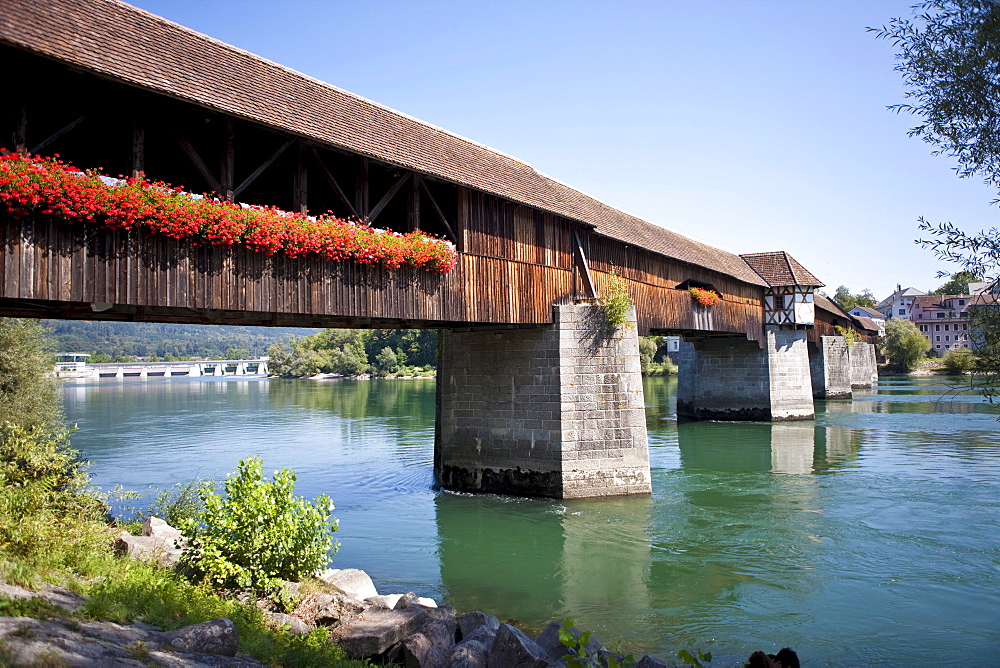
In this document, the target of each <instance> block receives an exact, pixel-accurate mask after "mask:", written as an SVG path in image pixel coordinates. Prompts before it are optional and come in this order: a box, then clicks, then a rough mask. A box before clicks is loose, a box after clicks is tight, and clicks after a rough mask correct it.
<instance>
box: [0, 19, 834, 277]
mask: <svg viewBox="0 0 1000 668" xmlns="http://www.w3.org/2000/svg"><path fill="white" fill-rule="evenodd" d="M0 43H3V44H7V45H9V46H12V47H14V48H17V49H21V50H25V51H28V52H32V53H35V54H38V55H40V56H43V57H46V58H50V59H54V60H57V61H60V62H64V63H68V64H70V65H71V66H74V67H78V68H82V69H84V70H86V71H90V72H92V73H94V74H95V75H97V76H101V77H104V78H108V79H112V80H116V81H120V82H124V83H126V84H128V85H132V86H136V87H139V88H142V89H146V90H149V91H153V92H156V93H160V94H164V95H168V96H171V97H174V98H177V99H181V100H184V101H187V102H190V103H193V104H196V105H200V106H203V107H206V108H210V109H213V110H217V111H219V112H222V113H225V114H231V115H234V116H237V117H240V118H244V119H247V120H250V121H253V122H257V123H261V124H263V125H265V126H269V127H272V128H275V129H278V130H282V131H286V132H289V133H292V134H295V135H298V136H300V137H303V138H306V139H310V140H313V141H317V142H320V143H324V144H327V145H330V146H333V147H336V148H339V149H342V150H347V151H350V152H353V153H358V154H361V155H365V156H368V157H370V158H374V159H377V160H380V161H383V162H386V163H390V164H394V165H398V166H400V167H404V168H407V169H411V170H414V171H417V172H421V173H423V174H426V175H429V176H433V177H437V178H440V179H444V180H447V181H451V182H454V183H458V184H461V185H464V186H467V187H471V188H475V189H478V190H481V191H484V192H487V193H490V194H493V195H497V196H500V197H503V198H506V199H509V200H511V201H514V202H517V203H522V204H526V205H529V206H533V207H537V208H539V209H542V210H545V211H549V212H551V213H554V214H557V215H560V216H564V217H566V218H569V219H572V220H576V221H580V222H582V223H585V224H588V225H591V226H593V227H594V229H595V232H597V233H599V234H602V235H604V236H607V237H610V238H612V239H616V240H618V241H622V242H625V243H628V244H632V245H635V246H639V247H642V248H646V249H649V250H651V251H654V252H656V253H660V254H662V255H665V256H668V257H672V258H675V259H677V260H681V261H683V262H688V263H691V264H695V265H700V266H703V267H706V268H709V269H712V270H715V271H718V272H721V273H723V274H728V275H730V276H733V277H734V278H737V279H739V280H742V281H744V282H747V283H751V284H755V285H764V284H765V282H764V281H763V280H761V277H760V276H759V275H758V273H757V272H755V271H754V270H753V269H751V267H750V266H748V264H747V263H746V262H744V260H743V259H741V257H740V256H739V255H735V254H732V253H728V252H726V251H723V250H719V249H717V248H713V247H711V246H708V245H706V244H702V243H699V242H697V241H693V240H691V239H689V238H687V237H685V236H682V235H680V234H677V233H675V232H671V231H669V230H667V229H664V228H662V227H659V226H657V225H654V224H652V223H649V222H647V221H644V220H642V219H640V218H637V217H635V216H632V215H629V214H627V213H625V212H623V211H619V210H618V209H615V208H613V207H611V206H608V205H607V204H604V203H602V202H600V201H598V200H596V199H594V198H592V197H590V196H588V195H585V194H584V193H581V192H579V191H577V190H574V189H573V188H570V187H569V186H566V185H565V184H562V183H560V182H558V181H555V180H554V179H551V178H549V177H547V176H545V175H544V174H541V173H539V172H537V171H536V170H534V169H533V168H532V167H530V166H529V165H527V164H525V163H523V162H520V161H518V160H515V159H514V158H511V157H509V156H506V155H504V154H502V153H499V152H497V151H494V150H492V149H490V148H488V147H486V146H483V145H482V144H478V143H476V142H473V141H470V140H468V139H465V138H463V137H460V136H458V135H455V134H452V133H450V132H446V131H444V130H442V129H440V128H437V127H435V126H433V125H430V124H428V123H424V122H422V121H419V120H416V119H414V118H412V117H410V116H407V115H405V114H401V113H399V112H396V111H393V110H392V109H389V108H387V107H384V106H382V105H379V104H376V103H375V102H372V101H370V100H366V99H364V98H362V97H359V96H356V95H353V94H351V93H348V92H346V91H344V90H341V89H339V88H336V87H334V86H331V85H329V84H326V83H323V82H322V81H318V80H316V79H313V78H311V77H308V76H306V75H304V74H301V73H299V72H296V71H294V70H291V69H288V68H286V67H283V66H281V65H278V64H276V63H273V62H271V61H268V60H266V59H264V58H261V57H259V56H256V55H254V54H251V53H248V52H246V51H243V50H241V49H237V48H236V47H233V46H231V45H228V44H225V43H223V42H220V41H218V40H216V39H213V38H211V37H208V36H206V35H203V34H201V33H198V32H195V31H193V30H191V29H189V28H185V27H183V26H180V25H178V24H176V23H173V22H171V21H168V20H166V19H164V18H161V17H159V16H156V15H154V14H151V13H149V12H146V11H144V10H141V9H138V8H136V7H133V6H131V5H127V4H125V3H122V2H118V1H117V0H3V1H2V2H0ZM806 273H808V272H806ZM810 276H811V274H810ZM800 284H801V283H800ZM815 284H816V285H819V283H818V282H816V283H815Z"/></svg>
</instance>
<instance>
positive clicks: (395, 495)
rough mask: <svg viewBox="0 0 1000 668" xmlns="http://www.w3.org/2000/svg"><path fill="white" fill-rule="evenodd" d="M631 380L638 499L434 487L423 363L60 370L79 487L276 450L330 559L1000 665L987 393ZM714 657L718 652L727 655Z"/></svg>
mask: <svg viewBox="0 0 1000 668" xmlns="http://www.w3.org/2000/svg"><path fill="white" fill-rule="evenodd" d="M675 388H676V379H674V378H650V379H646V381H645V390H646V404H647V411H646V415H647V425H648V428H649V445H650V460H651V465H652V476H653V495H652V497H651V498H626V499H612V500H580V501H553V500H537V499H517V498H503V497H495V496H471V495H457V494H451V493H445V492H442V491H439V490H436V489H434V486H433V483H434V480H433V473H432V459H433V440H434V381H433V380H360V381H310V380H247V379H236V378H219V379H216V378H205V379H189V380H149V381H124V382H123V381H112V382H108V381H101V382H100V383H96V382H89V383H83V382H80V383H71V384H67V385H66V386H64V389H63V396H64V400H65V406H66V413H67V417H68V418H69V421H70V422H75V423H77V425H78V427H79V429H78V431H77V432H76V433H75V434H74V437H73V443H74V446H75V447H76V448H78V449H79V450H80V451H81V452H82V453H83V455H84V456H85V457H87V458H88V459H89V460H90V461H91V462H92V464H93V467H92V469H91V473H92V475H93V480H94V483H95V484H97V485H100V486H102V487H105V488H107V487H111V486H113V485H122V486H124V487H126V488H129V489H136V490H142V491H146V492H148V491H149V489H150V488H159V487H168V486H170V485H172V484H174V483H175V482H178V481H189V480H191V479H193V478H194V477H196V476H202V477H216V478H223V477H225V475H226V474H227V473H229V472H231V471H234V470H235V468H236V463H237V461H238V460H239V459H240V457H243V456H246V455H250V454H259V455H261V456H263V458H264V464H265V470H267V471H270V470H273V469H274V468H278V467H290V468H293V469H295V471H296V472H297V473H298V486H297V490H298V492H299V493H300V494H302V495H304V496H308V497H313V496H315V495H317V494H319V493H321V492H325V493H327V494H328V495H329V496H330V497H331V498H332V499H333V501H334V503H335V504H336V506H337V509H336V511H335V515H336V516H337V517H338V518H339V519H340V530H339V532H338V533H337V539H338V540H339V541H340V543H341V547H340V550H339V552H338V553H337V555H336V557H335V558H334V562H333V565H334V566H335V567H339V568H350V567H357V568H363V569H364V570H366V571H367V572H368V573H369V574H370V575H371V576H372V578H373V579H374V581H375V583H376V586H377V587H378V589H379V592H380V593H393V592H406V591H413V592H415V593H417V594H419V595H422V596H430V597H432V598H435V599H437V600H438V601H441V602H446V603H449V604H451V605H454V606H455V607H456V608H458V609H459V611H465V610H472V609H479V610H485V611H487V612H490V613H492V614H495V615H497V616H499V617H500V618H501V619H507V618H517V619H519V620H521V621H522V622H524V623H526V624H529V625H532V626H535V627H540V626H541V625H543V624H544V623H546V622H548V621H551V620H556V619H559V620H561V619H563V618H565V617H567V616H570V617H572V618H573V619H574V620H575V621H576V623H577V625H578V626H581V627H585V628H589V629H593V630H594V632H595V635H596V636H597V637H598V638H600V639H601V640H602V641H603V642H604V643H605V644H607V645H611V644H613V643H614V642H615V641H618V640H620V641H621V645H622V647H623V648H625V649H628V650H633V651H636V656H639V655H640V653H642V652H650V653H654V654H657V655H659V656H662V657H664V658H671V657H674V656H676V653H677V651H678V650H679V649H682V648H691V649H693V648H700V649H702V650H703V651H711V652H713V653H714V654H715V656H716V658H717V659H718V657H724V660H723V661H718V660H717V661H716V664H717V665H723V663H724V661H727V660H730V659H733V658H745V657H746V656H747V655H749V653H750V652H751V651H753V650H755V649H763V650H766V651H769V652H773V651H776V650H777V649H778V648H780V647H783V646H786V645H787V646H791V647H792V648H794V649H796V650H797V651H798V652H799V655H800V657H801V658H802V659H803V660H804V661H805V662H806V663H809V664H812V665H827V664H829V665H845V664H853V665H858V664H862V665H879V664H881V665H901V664H910V665H914V664H924V665H927V664H934V665H1000V430H998V427H1000V424H998V422H997V418H998V416H1000V407H997V406H991V405H989V404H985V403H983V402H982V401H981V399H979V398H978V397H976V396H970V395H968V394H967V393H961V392H958V393H956V392H955V391H954V390H953V388H952V386H951V385H950V384H949V383H948V382H947V380H945V379H941V378H922V379H889V380H884V381H883V382H881V383H880V384H879V386H878V387H877V388H875V389H873V390H858V391H856V392H855V398H854V399H853V400H850V401H828V402H823V401H819V402H817V404H816V409H817V415H816V420H815V421H809V422H801V423H784V424H766V423H742V424H732V423H718V422H706V423H690V422H685V423H678V422H677V420H676V415H675V412H674V410H675V399H674V393H675ZM728 665H732V663H731V661H730V663H729V664H728Z"/></svg>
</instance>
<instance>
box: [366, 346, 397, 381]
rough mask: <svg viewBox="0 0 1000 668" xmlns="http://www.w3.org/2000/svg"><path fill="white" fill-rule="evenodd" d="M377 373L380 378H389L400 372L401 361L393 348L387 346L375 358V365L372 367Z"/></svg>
mask: <svg viewBox="0 0 1000 668" xmlns="http://www.w3.org/2000/svg"><path fill="white" fill-rule="evenodd" d="M372 366H373V367H374V369H375V373H376V374H378V375H379V376H388V375H389V374H393V373H396V372H397V371H399V359H398V358H397V357H396V353H394V352H393V350H392V348H390V347H389V346H386V347H385V348H383V349H382V351H381V352H380V353H379V354H378V355H376V356H375V364H373V365H372Z"/></svg>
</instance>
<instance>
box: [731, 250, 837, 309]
mask: <svg viewBox="0 0 1000 668" xmlns="http://www.w3.org/2000/svg"><path fill="white" fill-rule="evenodd" d="M740 257H742V258H743V259H744V261H746V263H747V264H748V265H750V266H751V267H752V268H753V270H754V271H756V272H757V274H758V275H759V276H760V277H761V278H763V279H764V280H765V281H767V283H768V286H769V287H768V288H766V289H765V290H764V324H765V325H778V326H786V327H804V326H809V325H812V324H813V323H814V322H815V320H816V316H815V311H814V307H813V293H814V292H815V290H816V288H818V287H822V286H823V283H822V282H820V281H819V279H817V278H816V277H815V276H813V275H812V273H810V272H809V270H807V269H806V268H805V267H803V266H802V265H801V264H799V263H798V261H797V260H796V259H795V258H793V257H792V256H791V255H789V254H788V253H786V252H784V251H777V252H773V253H748V254H745V255H741V256H740Z"/></svg>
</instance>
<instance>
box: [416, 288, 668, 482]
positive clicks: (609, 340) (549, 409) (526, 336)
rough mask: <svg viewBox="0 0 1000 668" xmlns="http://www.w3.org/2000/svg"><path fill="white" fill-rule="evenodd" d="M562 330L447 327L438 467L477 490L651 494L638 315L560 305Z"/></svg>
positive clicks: (441, 478) (445, 478)
mask: <svg viewBox="0 0 1000 668" xmlns="http://www.w3.org/2000/svg"><path fill="white" fill-rule="evenodd" d="M554 308H555V324H554V325H551V326H548V327H539V328H531V329H506V330H494V331H484V330H471V331H452V330H444V331H443V333H442V337H441V341H440V352H439V355H440V359H439V366H438V376H437V378H438V380H437V388H438V389H437V391H438V396H437V409H438V415H437V430H436V434H435V444H434V470H435V474H436V476H437V479H438V482H439V484H441V485H442V486H443V487H445V488H448V489H454V490H460V491H467V492H491V493H497V494H514V495H520V496H548V497H554V498H579V497H595V496H617V495H626V494H649V493H650V492H651V486H650V474H649V451H648V446H647V441H646V418H645V408H644V401H643V392H642V376H641V374H640V367H639V339H638V336H637V333H636V327H635V317H634V314H632V315H630V317H629V320H628V322H626V323H625V324H624V325H623V326H621V327H619V328H618V329H617V330H616V331H611V330H610V328H609V327H608V326H607V324H606V321H605V319H604V313H603V310H602V309H601V307H599V306H596V305H592V304H573V305H562V306H556V307H554Z"/></svg>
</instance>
